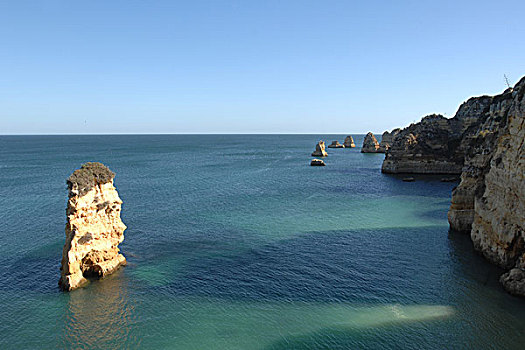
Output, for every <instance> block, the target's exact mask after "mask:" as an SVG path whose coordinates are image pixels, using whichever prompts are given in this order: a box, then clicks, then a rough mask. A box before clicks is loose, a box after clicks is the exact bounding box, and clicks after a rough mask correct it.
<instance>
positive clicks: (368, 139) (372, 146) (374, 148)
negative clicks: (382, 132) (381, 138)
mask: <svg viewBox="0 0 525 350" xmlns="http://www.w3.org/2000/svg"><path fill="white" fill-rule="evenodd" d="M361 153H382V152H381V150H380V148H379V142H377V139H376V137H375V136H374V134H372V133H371V132H369V133H368V134H366V136H365V139H364V140H363V147H362V148H361Z"/></svg>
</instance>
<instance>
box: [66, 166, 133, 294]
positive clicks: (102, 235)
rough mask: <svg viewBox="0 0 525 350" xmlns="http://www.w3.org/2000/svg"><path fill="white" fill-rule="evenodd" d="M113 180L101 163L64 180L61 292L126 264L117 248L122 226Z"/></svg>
mask: <svg viewBox="0 0 525 350" xmlns="http://www.w3.org/2000/svg"><path fill="white" fill-rule="evenodd" d="M114 177H115V174H114V173H113V172H112V171H111V170H109V169H108V168H107V167H106V166H104V165H103V164H101V163H86V164H84V165H82V167H81V168H80V169H77V170H75V171H74V172H73V174H71V176H70V177H69V178H68V180H67V186H68V190H69V199H68V203H67V209H66V216H67V223H66V242H65V244H64V249H63V252H62V266H61V276H60V281H59V286H60V287H61V288H62V289H63V290H66V291H71V290H73V289H76V288H78V287H80V286H82V285H83V284H84V283H86V282H87V279H86V277H103V276H106V275H108V274H110V273H112V272H113V271H115V270H116V269H118V268H119V267H120V266H121V265H125V264H126V259H125V258H124V256H123V255H122V254H120V250H119V248H118V245H119V244H120V243H122V241H123V240H124V234H123V233H124V230H125V229H126V226H125V225H124V223H123V222H122V220H121V219H120V210H121V205H122V201H121V199H120V198H119V195H118V193H117V190H116V189H115V187H114V186H113V178H114Z"/></svg>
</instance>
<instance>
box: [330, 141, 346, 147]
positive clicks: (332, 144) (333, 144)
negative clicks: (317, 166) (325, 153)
mask: <svg viewBox="0 0 525 350" xmlns="http://www.w3.org/2000/svg"><path fill="white" fill-rule="evenodd" d="M328 148H345V146H344V145H342V144H340V143H339V141H332V143H331V144H329V145H328Z"/></svg>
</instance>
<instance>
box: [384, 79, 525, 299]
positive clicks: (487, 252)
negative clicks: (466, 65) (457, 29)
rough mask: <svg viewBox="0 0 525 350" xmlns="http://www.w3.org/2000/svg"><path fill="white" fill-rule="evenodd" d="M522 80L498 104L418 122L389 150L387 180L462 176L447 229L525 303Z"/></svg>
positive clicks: (484, 100) (472, 103)
mask: <svg viewBox="0 0 525 350" xmlns="http://www.w3.org/2000/svg"><path fill="white" fill-rule="evenodd" d="M524 95H525V78H522V79H521V80H520V82H518V84H516V86H515V87H514V88H509V89H507V90H505V91H504V92H503V93H502V94H500V95H497V96H481V97H473V98H470V99H469V100H467V101H466V102H464V103H463V104H462V105H461V106H460V107H459V109H458V111H457V113H456V115H455V116H454V117H453V118H451V119H447V118H445V117H443V116H440V115H431V116H427V117H424V118H423V119H422V120H421V122H419V123H416V124H412V125H410V126H409V127H407V128H405V129H403V130H401V131H400V132H399V133H398V134H397V135H396V136H395V137H394V140H393V143H392V144H391V146H390V148H389V149H388V150H387V153H386V157H385V160H384V162H383V166H382V171H383V172H385V173H423V174H445V173H451V174H461V182H460V183H459V185H458V186H457V187H456V188H455V189H454V190H453V192H452V200H451V205H450V209H449V212H448V220H449V223H450V227H451V229H453V230H456V231H464V232H468V233H470V236H471V239H472V242H473V244H474V248H475V249H476V250H478V251H479V252H480V253H482V254H483V255H484V256H485V257H486V258H487V259H488V260H490V261H491V262H493V263H495V264H497V265H499V266H501V267H502V268H504V269H507V270H509V269H510V271H508V272H507V273H505V274H503V275H502V276H501V279H500V281H501V283H502V284H503V286H504V288H505V289H506V290H507V291H509V292H510V293H513V294H516V295H521V296H525V98H524Z"/></svg>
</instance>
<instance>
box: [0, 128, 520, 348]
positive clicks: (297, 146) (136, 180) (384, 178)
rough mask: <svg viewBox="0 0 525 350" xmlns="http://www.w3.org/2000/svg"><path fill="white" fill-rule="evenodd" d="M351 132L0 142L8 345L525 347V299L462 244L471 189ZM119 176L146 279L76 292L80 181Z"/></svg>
mask: <svg viewBox="0 0 525 350" xmlns="http://www.w3.org/2000/svg"><path fill="white" fill-rule="evenodd" d="M344 136H345V135H101V136H87V135H86V136H0V209H1V210H0V242H1V243H0V274H1V275H0V305H1V308H0V335H1V336H0V348H1V349H36V348H39V349H40V348H42V349H52V348H60V349H65V348H67V349H82V348H85V349H87V348H90V349H92V348H99V349H108V348H112V349H119V348H127V349H135V348H140V349H440V350H441V349H523V346H524V345H523V344H525V300H523V299H519V298H516V297H513V296H510V295H508V294H507V293H505V292H504V290H503V288H502V287H501V286H500V284H499V282H498V278H499V276H500V274H501V273H502V272H503V271H502V270H500V269H499V268H497V267H495V266H493V265H491V264H489V263H488V262H486V261H485V260H484V259H483V258H482V257H481V256H479V255H478V254H477V253H476V252H475V251H474V250H473V248H472V244H471V242H470V238H469V237H468V235H464V234H459V233H454V232H449V228H448V223H447V218H446V214H447V209H448V206H449V201H450V196H451V190H452V188H453V187H454V186H455V185H456V184H455V183H446V182H440V177H432V176H427V177H416V180H417V181H416V182H403V181H402V176H393V175H385V174H381V171H380V168H381V163H382V160H383V158H384V155H382V154H362V153H360V148H359V146H360V145H361V144H362V140H363V137H364V135H354V138H355V142H356V145H358V147H357V148H353V149H328V153H329V156H328V157H326V158H325V162H326V164H327V166H326V167H310V166H309V163H310V160H311V159H312V157H310V153H311V152H312V151H313V150H314V146H315V143H316V142H317V141H318V140H320V139H322V140H324V141H325V142H327V143H328V144H329V143H330V142H331V141H332V140H339V141H340V142H342V141H343V140H344ZM88 161H99V162H102V163H104V164H105V165H107V166H108V167H109V168H110V169H111V170H113V171H114V172H115V173H116V178H115V186H116V188H117V190H118V192H119V194H120V197H121V198H122V200H123V202H124V203H123V206H122V219H123V221H124V223H125V224H126V225H127V226H128V229H127V230H126V231H125V233H124V235H125V240H124V242H123V243H122V244H121V246H120V247H121V250H122V253H123V254H124V255H125V256H126V258H127V260H128V265H127V266H126V267H124V268H122V269H120V270H119V271H118V272H116V273H115V274H113V275H111V276H109V277H107V278H104V279H102V280H94V281H92V282H91V283H90V284H88V285H87V286H86V287H85V288H82V289H79V290H76V291H73V292H71V293H64V292H61V291H60V290H59V288H58V284H57V283H58V279H59V276H60V271H59V268H60V260H61V255H62V247H63V244H64V239H65V234H64V225H65V221H66V217H65V208H66V203H67V188H66V184H65V180H66V178H67V177H68V176H69V175H70V174H71V173H72V172H73V171H74V170H75V169H77V168H79V167H80V165H81V164H82V163H85V162H88Z"/></svg>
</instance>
